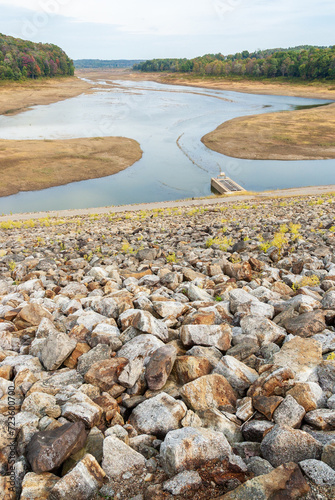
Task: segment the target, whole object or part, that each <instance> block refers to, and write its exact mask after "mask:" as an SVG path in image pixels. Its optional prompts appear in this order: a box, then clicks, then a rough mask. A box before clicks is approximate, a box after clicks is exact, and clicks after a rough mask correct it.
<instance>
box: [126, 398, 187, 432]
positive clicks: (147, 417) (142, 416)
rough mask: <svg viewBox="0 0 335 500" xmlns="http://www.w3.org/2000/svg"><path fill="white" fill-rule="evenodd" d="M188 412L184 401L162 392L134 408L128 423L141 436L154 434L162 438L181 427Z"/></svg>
mask: <svg viewBox="0 0 335 500" xmlns="http://www.w3.org/2000/svg"><path fill="white" fill-rule="evenodd" d="M186 411H187V408H186V405H185V404H184V403H183V402H182V401H177V400H176V399H174V398H173V397H171V396H169V395H168V394H166V393H165V392H161V393H160V394H158V395H157V396H154V397H153V398H151V399H148V400H147V401H143V403H141V404H139V405H138V406H137V407H136V408H134V410H133V411H132V414H131V416H130V418H129V420H128V422H129V423H130V424H131V425H133V427H134V428H135V429H136V430H137V431H138V432H139V433H140V434H153V435H154V436H157V437H158V438H162V437H164V436H165V435H166V434H167V433H168V432H169V431H172V430H174V429H178V428H179V427H181V423H180V422H181V420H182V419H183V418H184V416H185V414H186Z"/></svg>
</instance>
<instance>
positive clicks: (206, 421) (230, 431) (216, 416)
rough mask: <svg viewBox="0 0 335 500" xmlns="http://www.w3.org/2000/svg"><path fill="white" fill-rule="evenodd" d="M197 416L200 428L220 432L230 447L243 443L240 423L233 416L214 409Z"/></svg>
mask: <svg viewBox="0 0 335 500" xmlns="http://www.w3.org/2000/svg"><path fill="white" fill-rule="evenodd" d="M198 415H199V417H200V419H201V423H202V427H204V428H205V429H212V430H213V431H216V432H222V434H224V435H225V436H226V438H227V440H228V442H229V443H230V444H231V446H233V445H234V444H235V443H238V442H240V441H243V439H242V432H241V426H240V422H239V421H238V419H237V418H236V417H235V415H233V414H231V413H227V412H221V411H219V410H216V409H212V410H206V411H203V412H199V413H198Z"/></svg>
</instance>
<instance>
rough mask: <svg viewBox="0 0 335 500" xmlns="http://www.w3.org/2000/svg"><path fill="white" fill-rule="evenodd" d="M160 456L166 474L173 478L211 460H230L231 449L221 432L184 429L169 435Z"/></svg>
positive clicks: (192, 428)
mask: <svg viewBox="0 0 335 500" xmlns="http://www.w3.org/2000/svg"><path fill="white" fill-rule="evenodd" d="M160 455H161V460H162V465H163V468H164V470H165V472H166V473H167V474H169V475H171V476H172V475H174V474H176V473H177V472H180V471H183V470H188V469H189V470H192V469H195V468H197V467H199V466H201V465H202V464H204V463H206V462H207V461H209V460H213V459H218V460H224V459H229V457H230V455H231V447H230V445H229V443H228V441H227V439H226V438H225V436H224V435H223V434H222V433H220V432H214V431H212V430H209V429H202V428H198V429H196V428H194V427H184V428H183V429H178V430H175V431H171V432H169V433H168V434H167V436H166V438H165V440H164V442H163V443H162V445H161V449H160Z"/></svg>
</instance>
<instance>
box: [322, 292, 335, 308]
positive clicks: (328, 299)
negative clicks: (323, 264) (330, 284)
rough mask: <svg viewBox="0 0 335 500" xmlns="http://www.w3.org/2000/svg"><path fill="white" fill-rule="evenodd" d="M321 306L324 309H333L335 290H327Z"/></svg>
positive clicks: (334, 306)
mask: <svg viewBox="0 0 335 500" xmlns="http://www.w3.org/2000/svg"><path fill="white" fill-rule="evenodd" d="M321 304H322V307H323V308H324V309H335V290H329V292H327V293H325V295H324V296H323V299H322V301H321Z"/></svg>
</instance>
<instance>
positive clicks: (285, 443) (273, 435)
mask: <svg viewBox="0 0 335 500" xmlns="http://www.w3.org/2000/svg"><path fill="white" fill-rule="evenodd" d="M321 451H322V445H321V444H320V443H319V442H318V441H316V440H315V439H314V438H313V437H312V436H310V435H309V434H307V432H304V431H300V430H297V429H292V428H290V427H286V426H280V425H275V426H274V427H273V429H271V430H270V432H268V433H267V434H266V436H265V437H264V439H263V441H262V443H261V452H262V455H263V458H265V459H266V460H268V461H269V462H270V464H271V465H273V467H278V466H279V465H281V464H284V463H286V462H301V461H303V460H308V459H310V458H316V459H318V458H320V457H321Z"/></svg>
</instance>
